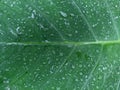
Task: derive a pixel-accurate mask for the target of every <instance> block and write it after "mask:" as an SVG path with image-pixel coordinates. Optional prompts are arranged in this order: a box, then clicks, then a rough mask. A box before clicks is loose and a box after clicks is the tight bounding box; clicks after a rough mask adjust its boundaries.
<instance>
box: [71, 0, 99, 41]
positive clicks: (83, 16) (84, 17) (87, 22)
mask: <svg viewBox="0 0 120 90" xmlns="http://www.w3.org/2000/svg"><path fill="white" fill-rule="evenodd" d="M72 3H73V5H74V7H76V8H77V9H78V11H79V13H80V14H81V16H82V18H83V19H84V20H85V22H86V24H87V26H88V27H89V30H90V32H91V33H92V35H93V37H94V38H95V40H96V41H97V36H96V35H95V33H94V31H93V29H92V27H91V25H90V22H89V21H88V20H87V18H86V16H85V15H84V14H83V13H82V11H81V9H80V7H79V6H78V5H77V3H76V2H75V1H74V0H72Z"/></svg>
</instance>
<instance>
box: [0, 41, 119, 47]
mask: <svg viewBox="0 0 120 90" xmlns="http://www.w3.org/2000/svg"><path fill="white" fill-rule="evenodd" d="M106 44H120V40H113V41H93V42H92V41H91V42H75V41H62V42H57V41H56V42H50V41H48V42H0V45H4V46H13V45H14V46H34V45H35V46H39V45H66V46H69V45H76V46H80V45H106Z"/></svg>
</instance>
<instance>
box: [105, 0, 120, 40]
mask: <svg viewBox="0 0 120 90" xmlns="http://www.w3.org/2000/svg"><path fill="white" fill-rule="evenodd" d="M105 3H106V6H107V10H108V11H109V13H110V17H111V20H112V22H113V27H114V29H115V31H116V35H117V38H118V39H119V37H120V36H119V29H118V27H117V25H116V22H115V20H114V15H113V12H112V10H111V9H110V6H109V4H108V2H107V0H105Z"/></svg>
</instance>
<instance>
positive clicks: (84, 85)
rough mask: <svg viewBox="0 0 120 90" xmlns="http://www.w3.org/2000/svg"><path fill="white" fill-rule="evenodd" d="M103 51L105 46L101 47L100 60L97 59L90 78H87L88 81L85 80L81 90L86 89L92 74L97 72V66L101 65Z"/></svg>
mask: <svg viewBox="0 0 120 90" xmlns="http://www.w3.org/2000/svg"><path fill="white" fill-rule="evenodd" d="M102 51H103V46H102V47H101V51H100V54H99V57H98V60H97V61H96V64H95V66H94V67H93V69H92V70H91V72H90V74H89V75H88V79H86V81H85V82H84V84H83V86H82V87H81V90H85V89H86V86H87V85H88V83H89V81H90V79H91V78H92V74H93V73H94V72H95V70H96V68H97V66H98V65H99V62H100V59H101V57H102Z"/></svg>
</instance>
